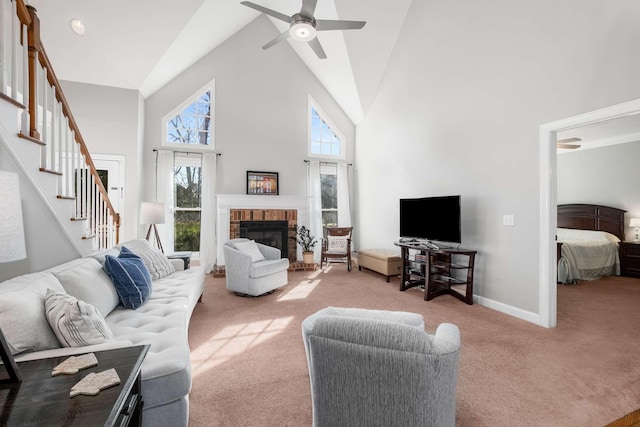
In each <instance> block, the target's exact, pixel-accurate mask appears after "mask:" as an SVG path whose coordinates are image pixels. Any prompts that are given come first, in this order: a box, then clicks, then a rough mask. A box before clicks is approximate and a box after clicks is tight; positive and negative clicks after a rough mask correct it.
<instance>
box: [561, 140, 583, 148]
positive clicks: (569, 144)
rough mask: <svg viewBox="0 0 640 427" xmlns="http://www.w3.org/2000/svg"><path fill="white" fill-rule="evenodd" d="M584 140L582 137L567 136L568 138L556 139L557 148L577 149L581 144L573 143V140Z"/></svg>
mask: <svg viewBox="0 0 640 427" xmlns="http://www.w3.org/2000/svg"><path fill="white" fill-rule="evenodd" d="M580 141H582V139H581V138H567V139H561V140H559V141H556V147H557V148H566V149H569V150H575V149H576V148H580V147H581V145H580V144H572V143H573V142H580Z"/></svg>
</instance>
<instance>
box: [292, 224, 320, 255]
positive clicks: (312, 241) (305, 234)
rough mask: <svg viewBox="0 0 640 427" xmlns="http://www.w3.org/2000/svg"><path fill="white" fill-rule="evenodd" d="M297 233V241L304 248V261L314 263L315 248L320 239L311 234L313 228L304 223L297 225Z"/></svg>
mask: <svg viewBox="0 0 640 427" xmlns="http://www.w3.org/2000/svg"><path fill="white" fill-rule="evenodd" d="M296 233H297V235H296V242H298V244H299V245H300V248H301V249H302V262H304V263H305V264H313V248H314V247H315V246H316V243H318V240H317V239H316V238H315V237H314V236H313V235H312V234H311V230H309V229H308V228H307V227H305V226H304V225H296ZM292 238H293V237H292Z"/></svg>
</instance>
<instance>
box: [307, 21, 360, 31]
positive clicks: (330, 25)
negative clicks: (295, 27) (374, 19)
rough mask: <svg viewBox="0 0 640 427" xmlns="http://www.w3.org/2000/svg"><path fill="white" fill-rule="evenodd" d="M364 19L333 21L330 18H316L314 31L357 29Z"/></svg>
mask: <svg viewBox="0 0 640 427" xmlns="http://www.w3.org/2000/svg"><path fill="white" fill-rule="evenodd" d="M366 23H367V22H366V21H335V20H331V19H318V20H316V31H328V30H359V29H360V28H362V27H364V24H366Z"/></svg>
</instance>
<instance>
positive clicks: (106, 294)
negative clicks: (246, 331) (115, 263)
mask: <svg viewBox="0 0 640 427" xmlns="http://www.w3.org/2000/svg"><path fill="white" fill-rule="evenodd" d="M126 245H127V243H123V246H126ZM105 253H109V254H112V255H117V254H118V251H117V250H115V249H110V250H109V251H101V252H98V253H93V254H91V255H89V256H87V257H84V258H79V259H76V260H73V261H69V262H67V263H64V264H61V265H59V266H55V267H53V268H51V269H49V270H47V271H45V272H41V273H32V274H30V275H25V276H20V277H18V278H16V279H11V280H10V281H7V282H4V283H1V284H0V294H1V293H2V292H1V290H2V289H10V290H11V291H14V289H15V292H21V293H24V292H27V293H28V295H30V296H32V297H34V298H43V296H42V295H40V294H41V293H42V292H41V291H40V290H38V292H34V291H33V289H31V290H30V289H28V288H29V287H30V285H29V283H35V282H34V280H31V279H30V277H31V276H33V277H34V279H36V278H40V277H41V276H42V277H43V278H44V279H43V280H47V283H48V286H49V287H51V286H52V284H53V286H54V287H55V288H56V290H59V289H64V290H65V291H66V292H67V293H70V294H72V295H74V296H76V297H77V298H78V299H83V300H85V301H86V302H89V303H91V304H93V305H94V306H96V307H100V309H101V312H104V311H108V314H106V315H105V316H104V317H105V320H106V321H107V324H108V325H109V328H110V329H111V331H112V332H113V335H114V338H115V340H114V341H112V342H108V343H105V344H98V345H91V346H85V347H70V348H49V349H46V350H40V351H35V352H24V353H20V354H18V355H16V357H15V358H16V360H17V361H25V360H34V359H41V358H45V357H60V356H67V355H73V354H82V353H88V352H92V351H101V350H108V349H112V348H118V347H125V346H131V345H143V344H148V345H149V351H148V353H147V356H146V357H145V360H144V362H143V363H142V371H141V377H142V386H141V387H142V396H143V400H144V407H143V411H144V412H143V417H142V419H143V425H144V426H154V427H155V426H171V427H179V426H187V424H188V421H189V391H190V390H191V364H190V359H189V342H188V335H187V333H188V328H189V321H190V319H191V314H192V312H193V309H194V308H195V306H196V304H197V303H198V301H199V299H200V298H201V296H202V293H203V290H204V270H203V269H202V268H201V267H192V268H190V269H188V270H183V268H184V263H183V260H182V259H171V260H170V262H171V264H173V266H174V267H175V269H176V271H175V272H173V273H171V274H169V275H168V276H165V277H163V278H161V279H156V280H154V281H153V283H152V292H151V296H150V297H149V300H147V302H146V303H145V304H144V305H142V306H141V307H139V308H138V309H136V310H129V309H125V308H124V307H123V306H122V305H120V304H118V303H117V301H116V302H115V303H113V301H110V302H108V303H107V302H106V300H110V299H112V297H113V296H112V295H111V294H110V290H109V289H106V290H105V288H108V286H107V285H106V284H105V283H107V282H106V281H109V280H110V279H109V278H108V276H106V273H105V272H104V270H103V269H102V265H103V263H104V255H105ZM105 276H106V278H105ZM13 283H16V285H13ZM60 285H61V286H60ZM58 286H59V288H58ZM31 287H32V288H33V286H31ZM9 297H10V298H11V296H9ZM103 314H104V313H103Z"/></svg>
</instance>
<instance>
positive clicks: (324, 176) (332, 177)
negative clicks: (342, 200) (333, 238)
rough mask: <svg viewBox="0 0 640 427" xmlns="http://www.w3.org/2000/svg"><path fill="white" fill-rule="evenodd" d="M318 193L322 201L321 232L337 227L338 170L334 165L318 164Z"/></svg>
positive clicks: (324, 233)
mask: <svg viewBox="0 0 640 427" xmlns="http://www.w3.org/2000/svg"><path fill="white" fill-rule="evenodd" d="M320 192H321V195H320V196H321V197H320V199H321V201H322V231H323V233H322V234H323V235H325V236H326V234H327V233H326V228H327V227H337V226H338V168H337V164H335V163H320Z"/></svg>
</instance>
